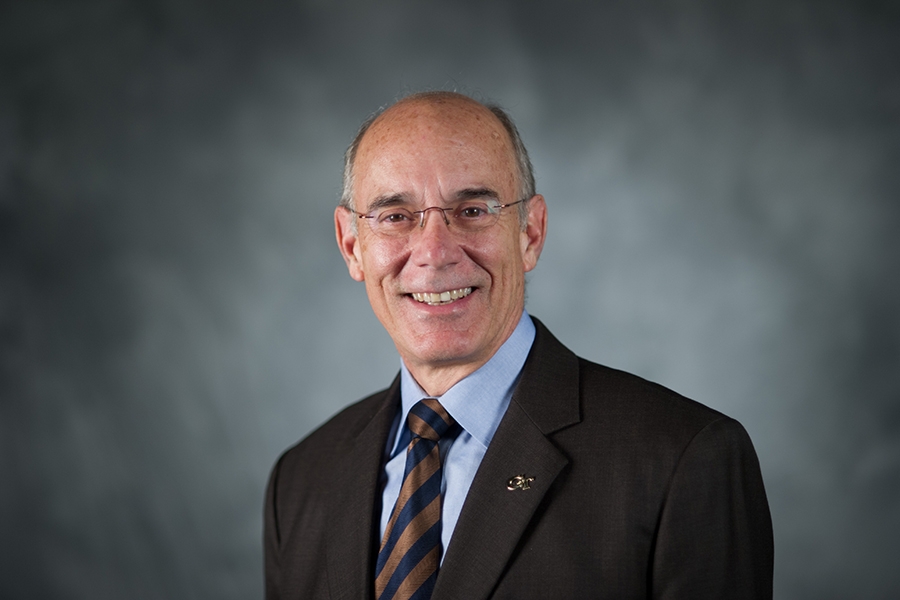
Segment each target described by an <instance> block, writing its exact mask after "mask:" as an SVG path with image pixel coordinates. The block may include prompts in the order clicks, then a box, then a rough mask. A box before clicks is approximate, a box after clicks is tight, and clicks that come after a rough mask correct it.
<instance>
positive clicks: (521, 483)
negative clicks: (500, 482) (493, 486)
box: [506, 475, 534, 492]
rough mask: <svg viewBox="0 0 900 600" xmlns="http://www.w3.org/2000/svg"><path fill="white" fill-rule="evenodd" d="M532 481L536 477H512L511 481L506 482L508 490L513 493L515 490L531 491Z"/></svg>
mask: <svg viewBox="0 0 900 600" xmlns="http://www.w3.org/2000/svg"><path fill="white" fill-rule="evenodd" d="M532 481H534V477H528V476H527V475H516V476H515V477H510V479H509V481H507V482H506V489H508V490H509V491H511V492H513V491H515V490H530V489H531V482H532Z"/></svg>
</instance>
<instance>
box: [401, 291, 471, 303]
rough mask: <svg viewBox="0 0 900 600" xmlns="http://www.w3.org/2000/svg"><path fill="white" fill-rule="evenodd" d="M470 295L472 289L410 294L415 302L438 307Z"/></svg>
mask: <svg viewBox="0 0 900 600" xmlns="http://www.w3.org/2000/svg"><path fill="white" fill-rule="evenodd" d="M471 293H472V288H470V287H467V288H460V289H458V290H448V291H446V292H413V293H412V294H410V295H411V296H412V298H413V300H415V301H416V302H422V303H424V304H427V305H429V306H439V305H441V304H450V303H452V302H455V301H457V300H459V299H461V298H465V297H466V296H468V295H469V294H471Z"/></svg>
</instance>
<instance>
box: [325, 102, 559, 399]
mask: <svg viewBox="0 0 900 600" xmlns="http://www.w3.org/2000/svg"><path fill="white" fill-rule="evenodd" d="M497 110H499V109H494V110H492V109H490V108H488V107H486V106H484V105H482V104H480V103H478V102H475V101H474V100H471V99H469V98H467V97H465V96H462V95H459V94H452V93H429V94H420V95H416V96H411V97H409V98H406V99H404V100H401V101H400V102H398V103H396V104H394V105H393V106H392V107H390V108H388V109H387V110H386V111H384V112H383V113H381V114H380V115H378V116H377V117H376V118H374V119H373V120H372V121H371V122H369V123H367V124H366V125H364V130H363V131H362V132H361V134H360V135H359V136H358V137H357V139H356V140H355V141H354V144H353V145H352V146H351V148H350V149H349V150H348V154H347V158H348V163H347V168H346V169H345V176H346V178H345V193H344V197H343V198H342V203H341V206H339V207H338V208H337V209H336V211H335V227H336V233H337V241H338V245H339V246H340V249H341V254H342V255H343V257H344V259H345V261H346V262H347V266H348V269H349V271H350V275H351V276H352V277H353V278H354V279H356V280H357V281H364V282H365V284H366V292H367V294H368V296H369V301H370V303H371V304H372V308H373V310H374V311H375V314H376V315H377V316H378V318H379V320H380V321H381V323H382V324H383V325H384V327H385V329H387V331H388V333H389V334H390V335H391V338H392V339H393V340H394V343H395V345H396V346H397V350H398V351H399V353H400V355H401V357H402V358H403V360H404V362H405V363H406V365H407V367H408V368H409V369H410V371H411V372H412V374H413V375H414V376H415V377H416V379H417V381H418V382H419V384H420V385H422V387H423V388H424V389H425V391H426V392H428V393H430V394H441V393H443V392H444V391H446V389H447V388H449V387H450V386H451V385H453V384H454V383H456V381H458V380H459V379H461V378H462V377H465V376H466V375H468V374H469V373H471V372H472V371H474V370H475V369H477V368H478V367H480V366H481V365H482V364H484V363H485V362H487V360H488V359H489V358H490V357H491V356H493V354H494V353H495V352H496V351H497V349H499V347H500V346H501V345H502V344H503V342H504V341H506V339H507V338H508V337H509V335H510V334H511V333H512V331H513V330H514V329H515V327H516V324H517V323H518V320H519V317H520V316H521V313H522V309H523V307H524V290H525V273H526V272H528V271H530V270H531V269H533V268H534V266H535V265H536V264H537V261H538V258H539V256H540V253H541V248H542V247H543V243H544V237H545V234H546V223H547V220H546V206H545V204H544V199H543V197H541V196H540V195H535V194H534V193H533V191H534V183H533V177H532V176H531V169H530V165H528V158H527V154H526V153H525V152H524V147H521V142H519V146H520V148H518V149H517V148H516V141H515V140H517V139H518V135H517V134H516V133H515V128H514V127H513V126H512V123H511V122H510V121H509V120H508V118H507V119H505V122H504V118H505V115H503V113H502V112H501V113H500V114H501V115H502V117H498V113H497V112H496V111H497ZM523 157H524V158H523ZM523 165H524V166H523ZM523 194H527V196H525V197H523ZM519 200H525V202H522V203H521V204H519V205H518V206H523V205H524V206H525V210H523V211H522V212H521V213H519V216H518V217H517V213H516V211H515V209H514V208H513V207H509V208H505V209H503V208H498V206H500V205H506V204H512V203H515V202H517V201H519ZM463 202H469V203H471V202H474V203H478V204H476V206H482V205H483V206H488V207H490V208H491V212H492V215H493V216H492V217H491V218H490V219H488V221H487V222H488V223H489V226H486V227H485V228H484V229H478V230H477V231H476V230H473V229H472V228H470V227H468V226H469V225H470V223H471V221H470V219H471V218H472V217H476V216H477V215H478V214H480V213H479V210H478V209H477V208H476V209H474V210H469V209H468V208H466V209H465V210H461V209H460V207H461V206H463V204H462V203H463ZM465 206H466V207H468V206H469V205H468V204H467V205H465ZM434 207H439V208H443V209H450V210H449V211H447V212H446V213H443V212H442V211H440V210H428V211H427V212H425V213H424V215H418V214H417V215H414V216H413V217H412V218H413V219H414V222H415V226H414V227H412V228H411V229H410V230H409V231H408V232H405V233H404V234H402V235H396V232H395V231H393V229H392V230H391V231H390V232H386V227H378V226H377V223H376V226H375V227H373V226H372V225H373V222H375V221H377V220H378V219H379V217H382V218H384V217H386V218H387V219H389V221H388V222H387V223H390V224H391V227H392V228H393V223H395V222H396V221H401V222H403V221H404V220H405V218H404V217H402V216H398V214H395V213H394V212H391V213H385V212H384V211H385V210H388V209H390V210H391V211H395V210H396V209H406V210H407V211H409V212H407V213H405V214H407V215H408V214H409V213H414V212H415V211H422V210H423V209H429V208H431V209H433V208H434ZM454 211H455V212H454ZM360 215H363V216H365V217H370V218H359V216H360ZM454 215H455V216H454ZM357 221H361V222H360V223H357ZM463 221H466V222H465V223H464V222H463ZM392 233H394V235H391V234H392Z"/></svg>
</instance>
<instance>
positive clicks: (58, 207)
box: [0, 0, 900, 600]
mask: <svg viewBox="0 0 900 600" xmlns="http://www.w3.org/2000/svg"><path fill="white" fill-rule="evenodd" d="M898 24H900V10H898V6H897V3H896V2H886V1H885V2H879V1H875V0H872V1H868V2H861V1H855V2H851V1H849V0H848V1H829V0H810V1H808V2H807V1H805V0H779V1H768V0H766V1H752V2H751V1H750V0H740V1H738V2H732V3H726V2H702V1H699V0H682V1H678V2H646V1H639V2H625V1H622V2H608V3H568V2H558V3H553V4H552V7H551V3H548V2H540V3H538V2H529V1H525V0H515V1H513V0H509V1H507V2H474V1H473V2H463V1H454V2H444V3H441V4H431V3H423V2H414V1H412V0H410V1H408V2H403V1H397V2H381V3H368V2H362V1H360V2H355V3H334V2H325V1H324V0H322V1H310V2H292V3H256V2H254V3H251V2H241V3H236V2H210V3H208V4H206V5H202V6H201V5H197V4H193V3H186V2H183V1H179V0H157V1H148V2H78V3H76V2H37V1H19V2H16V1H12V2H7V3H4V6H3V8H2V9H0V448H2V456H0V550H2V555H0V597H2V598H4V599H6V598H11V599H15V598H29V599H31V598H33V599H46V598H65V599H101V600H103V599H121V598H134V599H144V598H147V599H156V598H163V599H169V598H172V599H174V598H179V599H180V598H185V599H194V598H197V599H206V598H210V599H213V598H215V599H232V598H233V599H243V598H253V597H257V598H258V597H261V595H262V568H261V561H262V558H261V543H260V536H261V534H260V531H261V510H262V494H263V488H264V484H265V480H266V476H267V473H268V469H269V467H270V466H271V464H272V463H273V461H274V460H275V458H276V457H277V455H278V454H279V452H280V451H281V450H282V449H284V448H285V447H286V446H288V445H289V444H291V443H293V442H294V441H295V440H297V439H299V438H300V437H302V436H303V435H304V434H305V433H307V432H308V431H309V430H310V429H311V428H313V427H315V426H316V425H318V424H319V423H321V422H322V421H323V420H324V419H326V418H327V417H328V416H329V415H331V414H333V413H334V412H336V411H337V410H338V409H339V408H340V407H342V406H344V405H346V404H348V403H349V402H351V401H353V400H354V399H357V398H359V397H361V396H363V395H364V394H366V393H368V392H370V391H373V390H374V389H377V388H379V387H383V386H384V385H386V384H387V383H389V381H390V379H391V378H392V376H393V374H394V372H395V371H396V369H397V366H398V359H397V357H396V354H395V352H394V349H393V346H392V344H391V342H390V340H389V338H388V337H387V335H386V334H385V333H384V331H383V330H382V329H381V327H380V325H379V324H378V322H377V321H376V319H375V318H374V316H373V315H372V312H371V310H370V309H369V307H368V303H367V301H366V298H365V294H364V290H363V287H362V286H361V285H360V284H356V283H354V282H353V281H351V279H350V278H349V276H348V275H347V273H346V270H345V268H344V265H343V262H342V261H341V259H340V256H339V255H338V252H337V248H336V246H335V243H334V239H333V235H334V234H333V230H332V210H333V206H334V205H335V203H336V201H337V196H338V189H339V176H340V161H341V154H342V151H343V149H344V147H345V145H346V144H347V143H348V142H349V140H350V138H351V137H352V135H353V133H354V130H355V128H356V127H357V126H358V124H359V123H360V122H361V121H362V119H363V118H364V117H365V116H366V115H367V114H368V113H369V112H371V111H372V110H374V109H376V108H377V107H378V106H380V105H382V104H385V103H388V102H390V101H391V100H393V99H394V98H396V97H397V96H398V95H400V94H403V93H406V92H409V91H416V90H421V89H435V88H441V89H459V90H461V91H465V92H468V93H470V94H473V95H475V96H476V97H479V98H483V99H490V100H495V101H498V102H500V103H501V104H503V105H505V106H506V107H508V108H509V110H510V111H511V112H512V114H513V115H514V117H515V118H516V119H517V120H518V122H519V124H520V128H521V130H522V133H523V135H524V137H525V139H526V142H527V143H528V144H529V146H530V148H531V152H532V158H533V160H534V163H535V166H536V169H537V174H538V184H539V188H540V190H541V191H542V192H543V193H544V194H545V196H546V197H547V199H548V204H549V207H550V234H549V240H548V243H547V246H546V248H545V251H544V256H543V258H542V260H541V264H540V265H539V266H538V268H537V269H536V271H535V272H534V273H533V274H532V275H531V277H530V284H529V285H530V288H529V298H528V307H529V310H530V311H531V312H532V313H533V314H536V315H538V316H540V317H541V318H542V319H543V320H544V321H545V322H546V323H547V324H548V325H549V326H550V328H551V329H553V331H554V332H555V333H556V334H557V335H558V336H559V337H560V338H561V339H562V340H563V341H565V342H566V343H567V344H568V345H570V347H572V348H573V349H574V350H575V351H577V352H578V353H579V354H581V355H583V356H585V357H588V358H590V359H593V360H595V361H598V362H603V363H605V364H608V365H611V366H615V367H619V368H623V369H627V370H631V371H633V372H636V373H638V374H640V375H642V376H644V377H647V378H650V379H653V380H656V381H659V382H660V383H663V384H665V385H667V386H669V387H672V388H674V389H676V390H678V391H680V392H682V393H683V394H685V395H688V396H690V397H692V398H695V399H697V400H699V401H701V402H704V403H706V404H709V405H711V406H713V407H715V408H718V409H720V410H722V411H724V412H726V413H728V414H731V415H733V416H735V417H737V418H738V419H740V420H741V421H742V422H743V423H744V424H745V425H746V427H747V429H748V430H749V431H750V434H751V436H752V437H753V439H754V441H755V443H756V447H757V450H758V453H759V456H760V460H761V463H762V467H763V473H764V475H765V479H766V484H767V488H768V491H769V499H770V503H771V507H772V512H773V518H774V523H775V535H776V556H777V567H776V577H775V588H776V596H777V597H778V598H782V599H793V598H797V599H807V598H810V599H813V598H814V599H822V598H850V597H854V598H889V597H893V598H896V597H898V595H900V577H898V575H897V570H896V566H897V561H898V557H900V542H898V537H900V269H898V262H900V235H898V234H900V202H898V196H900V175H898V172H900V168H898V163H900V29H898Z"/></svg>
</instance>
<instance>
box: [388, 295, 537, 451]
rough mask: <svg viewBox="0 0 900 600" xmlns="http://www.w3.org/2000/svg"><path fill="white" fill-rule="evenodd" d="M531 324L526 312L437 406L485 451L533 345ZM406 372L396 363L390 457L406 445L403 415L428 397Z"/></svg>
mask: <svg viewBox="0 0 900 600" xmlns="http://www.w3.org/2000/svg"><path fill="white" fill-rule="evenodd" d="M534 334H535V329H534V323H533V322H532V321H531V317H529V316H528V313H527V312H525V311H522V317H521V318H520V319H519V323H518V325H516V328H515V330H514V331H513V332H512V335H510V336H509V338H508V339H507V340H506V341H505V342H503V345H502V346H500V349H499V350H497V352H496V353H495V354H494V356H492V357H491V358H490V360H488V361H487V362H486V363H485V364H483V365H482V366H481V367H480V368H479V369H478V370H477V371H475V372H474V373H472V374H470V375H468V376H467V377H465V378H463V379H462V380H460V381H458V382H457V383H456V384H455V385H454V386H453V387H451V388H450V389H449V390H447V392H446V393H444V394H443V395H442V396H438V397H437V398H438V400H440V401H441V405H442V406H443V407H444V408H445V409H446V410H447V412H448V413H450V415H451V416H452V417H453V418H454V419H455V420H456V422H457V423H459V424H460V426H461V427H462V428H463V429H464V430H465V431H466V432H468V433H469V435H471V436H472V437H473V438H474V439H476V440H478V442H480V443H481V444H482V445H483V446H484V447H485V448H487V447H488V445H489V444H490V443H491V439H493V437H494V432H496V431H497V427H498V426H499V425H500V420H501V419H502V418H503V415H504V414H505V413H506V409H507V408H508V407H509V402H510V400H511V399H512V394H513V391H514V390H515V385H516V382H517V381H518V379H519V373H520V372H521V371H522V367H523V366H524V365H525V359H526V358H527V357H528V352H529V351H530V350H531V345H532V343H533V342H534ZM428 397H429V396H428V394H426V393H425V392H424V391H423V390H422V388H421V387H419V384H418V383H417V382H416V380H415V379H414V378H413V376H412V374H411V373H410V372H409V369H407V368H406V365H405V364H403V361H402V360H401V361H400V398H401V405H402V406H401V408H402V412H401V415H400V418H401V420H400V423H399V424H401V425H403V427H401V428H400V431H401V434H400V435H398V436H397V438H396V440H395V443H394V446H393V449H392V451H391V454H390V455H391V456H395V455H396V453H397V452H398V450H399V449H400V448H405V447H406V444H407V443H408V442H409V430H408V429H407V428H406V427H405V425H406V416H407V414H409V410H410V409H411V408H412V406H413V405H414V404H415V403H416V402H418V401H419V400H421V399H422V398H428Z"/></svg>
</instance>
